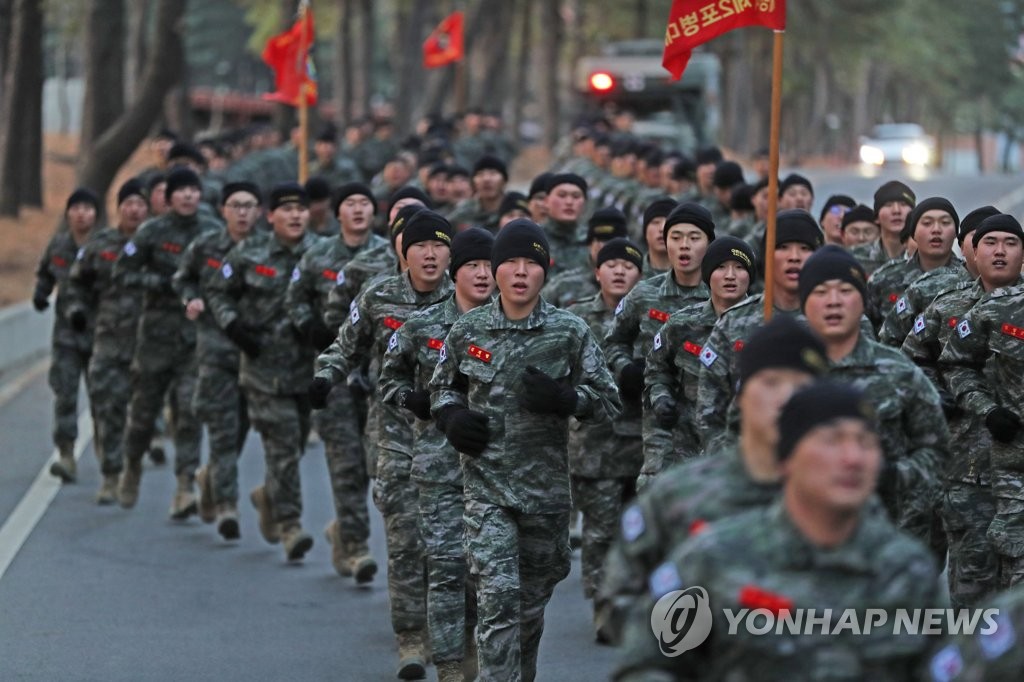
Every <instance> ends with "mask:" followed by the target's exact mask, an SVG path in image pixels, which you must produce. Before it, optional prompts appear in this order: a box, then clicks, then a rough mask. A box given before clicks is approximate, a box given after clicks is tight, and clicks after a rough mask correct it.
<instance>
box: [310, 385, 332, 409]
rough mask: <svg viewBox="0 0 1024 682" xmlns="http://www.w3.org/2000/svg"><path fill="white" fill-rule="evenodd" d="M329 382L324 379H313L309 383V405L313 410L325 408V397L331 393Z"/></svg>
mask: <svg viewBox="0 0 1024 682" xmlns="http://www.w3.org/2000/svg"><path fill="white" fill-rule="evenodd" d="M331 388H332V384H331V380H330V379H328V378H326V377H313V380H312V381H311V382H309V389H308V393H309V404H310V405H311V406H312V407H313V409H314V410H322V409H324V408H325V407H327V396H328V395H330V393H331Z"/></svg>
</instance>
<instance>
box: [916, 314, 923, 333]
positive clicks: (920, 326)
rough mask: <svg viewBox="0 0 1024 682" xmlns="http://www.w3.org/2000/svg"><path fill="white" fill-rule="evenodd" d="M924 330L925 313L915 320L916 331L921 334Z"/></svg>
mask: <svg viewBox="0 0 1024 682" xmlns="http://www.w3.org/2000/svg"><path fill="white" fill-rule="evenodd" d="M923 331H924V315H918V316H917V318H916V319H915V320H914V333H915V334H920V333H921V332H923Z"/></svg>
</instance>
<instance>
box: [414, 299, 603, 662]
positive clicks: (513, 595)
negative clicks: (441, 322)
mask: <svg viewBox="0 0 1024 682" xmlns="http://www.w3.org/2000/svg"><path fill="white" fill-rule="evenodd" d="M528 365H532V366H535V367H537V368H539V369H540V370H541V371H543V372H545V373H546V374H547V375H548V376H549V377H552V378H554V379H566V380H567V381H568V382H569V383H570V384H572V385H574V386H575V387H576V391H575V392H576V397H577V404H576V411H575V415H574V416H576V417H577V418H578V419H584V420H585V419H603V418H614V417H615V413H616V412H617V410H618V407H619V400H618V394H617V392H616V389H615V384H614V382H613V381H612V378H611V375H609V373H608V369H607V367H606V366H605V359H604V355H603V354H602V353H601V349H600V347H599V346H598V344H597V340H596V339H594V337H593V335H592V334H591V333H590V330H589V329H588V328H587V325H586V323H584V322H583V321H582V320H580V319H579V318H578V317H576V316H575V315H573V314H572V313H569V312H566V311H562V310H559V309H558V308H555V307H554V306H552V305H550V304H548V303H545V302H544V301H543V299H541V300H539V301H538V303H537V306H536V307H535V308H534V310H533V311H532V312H531V313H530V315H529V316H528V317H526V318H525V319H522V320H509V319H508V318H507V317H505V314H504V313H503V312H502V308H501V301H500V298H499V299H498V300H496V301H495V302H494V303H493V304H491V305H486V306H482V307H480V308H477V309H475V310H472V311H470V312H468V313H466V314H465V315H463V316H462V317H461V318H460V319H459V320H458V321H457V322H456V323H455V324H454V325H453V326H452V329H451V332H450V333H449V334H448V337H447V338H446V339H445V342H444V348H443V350H442V352H441V356H440V358H439V362H438V365H437V369H436V370H435V372H434V375H433V377H431V380H430V388H431V391H432V393H433V404H432V408H433V412H434V414H435V415H436V414H438V413H439V412H440V411H442V410H443V409H444V408H446V407H449V406H464V407H467V408H468V409H471V410H475V411H477V412H480V413H483V414H484V415H486V416H487V417H488V420H489V429H490V442H489V444H488V445H487V448H486V449H485V450H484V451H483V452H482V453H481V454H480V455H479V456H477V457H469V456H465V455H464V456H462V473H463V484H464V486H465V503H466V511H465V516H464V522H465V526H466V528H465V543H466V549H467V552H468V554H469V558H470V568H471V571H472V574H473V575H474V576H475V577H476V578H477V594H478V599H479V603H478V610H479V617H480V620H479V623H478V625H477V645H478V651H479V654H478V660H479V664H480V680H482V681H493V680H501V681H503V682H505V681H507V682H514V681H516V680H532V679H534V677H535V676H536V669H537V650H538V646H539V644H540V637H541V633H542V631H543V628H544V608H545V606H546V605H547V602H548V601H549V600H550V599H551V594H552V592H553V590H554V588H555V585H557V584H558V583H559V582H560V581H561V580H563V579H564V578H565V577H566V576H567V575H568V574H569V566H570V550H569V538H568V533H569V508H570V507H571V504H572V503H571V499H570V492H569V489H570V483H569V467H568V460H567V457H566V452H567V448H568V420H567V419H564V418H561V417H558V416H556V415H553V414H534V413H531V412H528V411H526V410H525V409H524V408H523V407H522V406H521V404H520V402H519V400H520V394H521V393H522V390H523V383H522V378H521V377H522V373H523V368H524V367H526V366H528Z"/></svg>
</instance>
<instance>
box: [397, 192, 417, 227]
mask: <svg viewBox="0 0 1024 682" xmlns="http://www.w3.org/2000/svg"><path fill="white" fill-rule="evenodd" d="M413 204H415V205H417V206H422V205H423V202H422V201H420V200H419V199H415V198H413V197H406V198H405V199H399V200H398V201H396V202H395V205H394V206H392V207H391V210H390V211H388V225H390V224H391V223H393V222H395V216H397V215H398V212H399V211H401V210H402V209H403V208H405V207H406V206H411V205H413Z"/></svg>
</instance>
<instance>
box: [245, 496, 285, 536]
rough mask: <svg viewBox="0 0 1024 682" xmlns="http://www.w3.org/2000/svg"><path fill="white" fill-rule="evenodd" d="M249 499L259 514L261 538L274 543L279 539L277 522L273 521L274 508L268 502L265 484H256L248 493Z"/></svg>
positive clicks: (268, 497)
mask: <svg viewBox="0 0 1024 682" xmlns="http://www.w3.org/2000/svg"><path fill="white" fill-rule="evenodd" d="M249 500H250V501H251V502H252V506H253V507H254V508H255V509H256V512H257V514H258V516H259V524H260V534H261V535H262V536H263V539H264V540H266V541H267V542H269V543H270V544H272V545H274V544H277V543H278V542H279V541H280V540H281V534H280V532H279V531H278V528H277V523H275V522H274V509H273V507H272V506H271V504H270V495H268V494H267V488H266V486H262V485H261V486H257V487H255V488H253V489H252V492H251V493H249Z"/></svg>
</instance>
